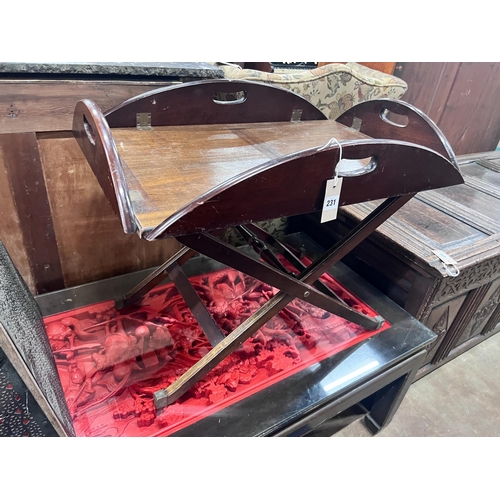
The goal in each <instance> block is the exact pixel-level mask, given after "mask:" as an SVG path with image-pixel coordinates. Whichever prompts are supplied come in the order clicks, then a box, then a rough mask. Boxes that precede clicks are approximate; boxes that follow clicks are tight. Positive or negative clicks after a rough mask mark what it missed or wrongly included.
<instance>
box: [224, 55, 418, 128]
mask: <svg viewBox="0 0 500 500" xmlns="http://www.w3.org/2000/svg"><path fill="white" fill-rule="evenodd" d="M221 68H222V70H223V71H224V74H225V76H226V78H229V79H232V80H253V81H260V82H265V83H270V84H272V85H278V86H280V87H284V88H286V89H288V90H291V91H293V92H295V93H297V94H299V95H301V96H302V97H304V98H306V99H307V100H308V101H310V102H311V103H312V104H314V105H315V106H317V107H318V108H319V109H320V110H321V111H322V112H323V113H324V114H325V116H326V117H327V118H329V119H330V120H335V119H336V118H337V117H339V116H340V115H341V114H342V113H343V112H344V111H347V110H348V109H349V108H351V107H352V106H354V105H355V104H358V103H360V102H363V101H369V100H372V99H380V98H384V97H389V98H391V99H400V98H401V97H402V96H403V94H404V93H405V92H406V90H407V88H408V85H407V84H406V83H405V82H404V81H403V80H401V79H400V78H397V77H395V76H392V75H388V74H386V73H382V72H381V71H376V70H373V69H369V68H367V67H366V66H362V65H361V64H357V63H346V64H340V63H331V64H327V65H326V66H321V67H319V68H315V69H311V70H302V69H299V70H280V69H275V70H274V73H266V72H264V71H256V70H252V69H241V68H239V67H237V66H234V65H232V66H231V65H222V66H221Z"/></svg>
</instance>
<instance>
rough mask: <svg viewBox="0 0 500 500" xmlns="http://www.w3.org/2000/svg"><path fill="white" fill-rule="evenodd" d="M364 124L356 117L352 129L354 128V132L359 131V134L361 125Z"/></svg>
mask: <svg viewBox="0 0 500 500" xmlns="http://www.w3.org/2000/svg"><path fill="white" fill-rule="evenodd" d="M362 123H363V120H362V119H361V118H358V117H357V116H355V117H354V118H353V119H352V125H351V128H353V129H354V130H357V131H358V132H359V131H360V130H361V124H362Z"/></svg>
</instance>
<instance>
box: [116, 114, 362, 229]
mask: <svg viewBox="0 0 500 500" xmlns="http://www.w3.org/2000/svg"><path fill="white" fill-rule="evenodd" d="M113 137H114V139H115V142H116V145H117V148H118V152H119V154H120V156H121V158H122V160H124V162H125V164H126V165H128V167H129V169H130V170H128V169H126V176H127V180H128V184H129V189H130V190H134V191H137V194H136V200H135V202H133V205H134V209H135V211H136V216H137V217H138V219H139V221H140V223H141V225H142V227H143V228H150V227H154V226H156V225H157V224H159V223H161V222H162V221H163V220H164V219H166V218H167V217H169V216H170V215H172V214H173V213H175V212H177V211H178V210H180V209H181V208H182V207H184V206H185V205H186V204H188V203H190V202H192V201H193V200H195V199H196V198H198V197H199V196H201V195H203V194H205V193H207V192H208V191H209V190H210V189H213V188H215V187H216V186H218V185H220V184H222V183H223V182H226V181H227V180H228V179H231V178H233V177H235V176H236V175H238V174H241V173H243V172H246V171H248V170H249V169H250V168H252V167H255V166H257V165H261V164H264V163H265V162H266V161H268V160H275V159H277V158H279V157H281V156H282V155H286V154H290V153H293V152H295V151H300V150H302V149H307V148H311V147H318V146H321V145H324V144H326V143H327V142H328V141H329V140H330V139H331V138H332V137H336V138H337V139H338V140H349V139H357V138H360V137H361V138H364V137H366V136H363V135H362V134H360V133H359V132H356V131H354V130H352V129H348V128H346V127H344V126H342V125H339V124H338V123H335V122H333V121H330V120H324V121H323V120H313V121H310V122H300V123H292V122H282V123H272V124H258V125H256V124H251V125H249V126H245V125H193V126H184V127H155V129H154V130H144V131H137V129H113ZM330 170H331V172H332V173H333V168H330ZM137 197H139V199H137Z"/></svg>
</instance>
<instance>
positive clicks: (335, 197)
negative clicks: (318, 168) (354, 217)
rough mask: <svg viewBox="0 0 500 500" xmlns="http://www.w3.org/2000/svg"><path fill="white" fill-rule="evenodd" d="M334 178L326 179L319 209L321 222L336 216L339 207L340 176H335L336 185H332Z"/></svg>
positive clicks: (333, 218)
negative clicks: (321, 205)
mask: <svg viewBox="0 0 500 500" xmlns="http://www.w3.org/2000/svg"><path fill="white" fill-rule="evenodd" d="M334 184H335V179H330V180H328V181H326V191H325V199H324V201H323V209H322V211H321V222H322V223H323V222H328V221H330V220H335V219H336V218H337V211H338V209H339V200H340V190H341V188H342V177H338V178H337V185H336V186H334Z"/></svg>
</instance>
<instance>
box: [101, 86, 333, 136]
mask: <svg viewBox="0 0 500 500" xmlns="http://www.w3.org/2000/svg"><path fill="white" fill-rule="evenodd" d="M222 94H236V97H238V96H239V95H244V97H241V99H239V100H236V101H221V100H219V99H220V98H221V95H222ZM138 113H146V114H150V115H151V126H152V127H155V126H156V127H160V126H166V125H200V124H202V125H209V124H218V123H257V122H281V121H291V120H292V119H293V120H295V119H300V120H326V119H327V118H326V116H325V115H324V114H323V113H322V112H321V111H320V110H319V109H318V108H317V107H316V106H314V105H313V104H311V103H310V102H309V101H307V100H306V99H304V98H303V97H301V96H299V95H298V94H295V93H294V92H292V91H290V90H287V89H283V88H281V87H277V86H274V85H269V84H265V83H260V82H249V81H244V80H207V81H200V82H190V83H184V84H181V85H173V86H170V87H165V88H163V89H158V90H153V91H151V92H146V93H145V94H141V95H139V96H136V97H133V98H131V99H128V100H127V101H125V102H123V103H122V104H119V105H118V106H116V107H114V108H112V109H110V110H109V111H107V112H106V113H105V117H106V120H107V122H108V124H109V126H110V127H135V126H136V124H137V114H138Z"/></svg>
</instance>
